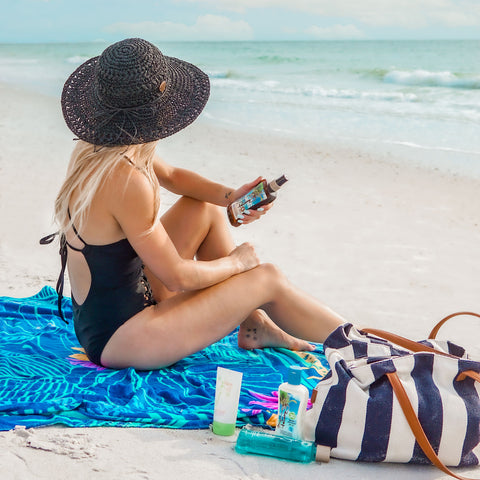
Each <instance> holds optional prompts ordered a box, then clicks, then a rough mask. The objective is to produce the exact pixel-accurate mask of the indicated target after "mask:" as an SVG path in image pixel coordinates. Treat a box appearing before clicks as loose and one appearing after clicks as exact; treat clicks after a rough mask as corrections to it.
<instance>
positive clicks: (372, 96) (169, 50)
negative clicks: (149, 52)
mask: <svg viewBox="0 0 480 480" xmlns="http://www.w3.org/2000/svg"><path fill="white" fill-rule="evenodd" d="M106 46H107V45H106V44H102V43H68V44H67V43H66V44H1V45H0V82H4V83H13V84H17V85H21V86H24V87H26V88H29V89H33V90H35V91H38V92H41V93H44V94H48V95H52V96H55V97H57V98H59V97H60V94H61V89H62V85H63V82H64V81H65V79H66V78H67V77H68V75H69V74H70V73H71V72H72V71H73V70H74V69H75V68H76V66H78V65H80V63H82V62H83V61H85V60H87V59H88V58H90V57H92V56H95V55H99V54H100V53H101V52H102V50H103V49H104V48H105V47H106ZM158 46H159V47H160V49H161V50H162V51H163V53H164V54H166V55H169V56H174V57H178V58H182V59H184V60H187V61H189V62H191V63H194V64H196V65H198V66H199V67H200V68H202V69H203V70H204V71H205V72H207V73H208V75H209V76H210V80H211V86H212V88H211V98H210V101H209V103H208V105H207V107H206V109H205V111H204V113H203V115H204V116H205V117H206V118H208V119H209V120H210V121H212V122H216V123H218V124H221V125H225V126H229V127H231V128H242V129H252V130H254V131H260V132H262V131H264V132H269V131H275V132H278V133H280V134H283V135H286V136H291V137H295V138H300V139H304V140H314V141H320V142H331V143H333V144H335V143H337V144H338V143H341V144H342V145H349V146H353V147H354V148H362V149H367V150H368V149H371V150H373V151H378V150H380V151H382V152H383V153H386V154H387V155H388V153H389V152H392V155H393V154H395V153H400V154H401V156H402V157H403V158H406V159H411V160H412V161H413V162H417V163H419V164H424V165H428V166H430V167H434V168H439V169H447V170H452V171H455V172H460V173H467V174H474V175H480V40H459V41H452V40H448V41H447V40H446V41H321V42H215V43H213V42H212V43H210V42H202V43H191V42H184V43H164V44H161V45H158ZM0 108H1V107H0Z"/></svg>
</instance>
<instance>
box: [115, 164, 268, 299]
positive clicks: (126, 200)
mask: <svg viewBox="0 0 480 480" xmlns="http://www.w3.org/2000/svg"><path fill="white" fill-rule="evenodd" d="M129 173H130V175H129V180H128V182H127V185H126V187H125V188H121V187H120V188H118V187H117V188H113V187H112V188H111V191H112V194H110V195H109V208H110V209H111V211H112V214H113V216H114V217H115V219H116V220H117V222H118V223H119V225H120V227H121V229H122V231H123V232H124V234H125V235H126V237H127V238H128V240H129V242H130V244H131V245H132V247H133V248H134V249H135V251H136V252H137V253H138V255H139V256H140V258H141V259H142V261H143V262H144V263H145V265H146V266H147V267H148V268H149V269H150V270H151V271H152V273H153V274H154V275H155V276H156V277H158V278H159V279H160V280H161V281H162V282H163V283H164V284H165V286H166V287H167V288H168V289H169V290H171V291H182V290H198V289H202V288H206V287H209V286H211V285H215V284H217V283H219V282H222V281H223V280H226V279H227V278H230V277H231V276H233V275H235V274H238V273H241V272H244V271H246V270H250V269H251V268H254V267H255V266H257V265H258V264H259V261H258V258H257V256H256V254H255V252H254V250H253V247H251V246H250V245H249V244H243V245H240V246H239V247H237V248H236V249H235V250H233V251H232V252H231V253H230V255H228V256H227V257H223V258H219V259H217V260H212V261H196V260H190V259H184V258H182V257H180V255H179V254H178V252H177V250H176V248H175V246H174V244H173V242H172V241H171V240H170V237H169V236H168V234H167V232H166V231H165V229H164V227H163V225H162V223H161V222H160V221H157V222H156V223H155V224H154V228H153V230H152V231H150V232H149V230H150V229H151V227H152V222H153V190H152V186H151V185H150V183H149V182H148V180H147V179H146V177H145V176H144V175H143V174H142V173H141V172H139V171H137V170H133V171H132V172H129Z"/></svg>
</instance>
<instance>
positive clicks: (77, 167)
mask: <svg viewBox="0 0 480 480" xmlns="http://www.w3.org/2000/svg"><path fill="white" fill-rule="evenodd" d="M156 146H157V142H150V143H144V144H140V145H128V146H119V147H96V146H95V145H92V144H90V143H87V142H84V141H83V140H78V141H77V145H76V146H75V148H74V150H73V152H72V157H71V161H70V165H69V167H68V170H67V176H66V179H65V181H64V183H63V185H62V187H61V188H60V192H59V193H58V195H57V198H56V200H55V220H56V222H57V224H58V226H59V230H60V232H61V233H65V232H66V231H67V230H68V229H69V228H71V227H72V225H75V227H76V229H77V230H78V231H81V230H82V229H83V226H84V225H85V220H86V218H87V215H88V212H89V209H90V206H91V204H92V201H93V198H94V197H95V194H96V193H97V191H98V190H99V188H100V187H101V186H102V185H103V184H104V182H105V180H106V179H107V177H108V175H109V174H110V172H111V171H112V170H113V169H114V168H115V167H116V166H117V165H118V164H119V163H120V162H121V161H130V163H132V164H133V165H134V168H136V169H138V170H139V171H141V172H142V173H143V174H144V175H145V176H146V177H147V179H148V180H149V182H150V184H151V185H152V188H153V191H154V216H153V218H152V227H151V228H152V229H153V227H154V224H155V221H156V219H157V217H158V212H159V209H160V196H159V184H158V180H157V178H156V176H155V172H154V170H153V159H154V154H155V148H156ZM128 179H129V177H127V178H126V180H125V185H123V186H122V185H119V188H122V187H126V185H127V182H128ZM74 192H75V193H76V196H75V201H74V202H73V203H70V202H71V200H72V196H73V193H74ZM69 212H70V215H69ZM146 233H148V232H146Z"/></svg>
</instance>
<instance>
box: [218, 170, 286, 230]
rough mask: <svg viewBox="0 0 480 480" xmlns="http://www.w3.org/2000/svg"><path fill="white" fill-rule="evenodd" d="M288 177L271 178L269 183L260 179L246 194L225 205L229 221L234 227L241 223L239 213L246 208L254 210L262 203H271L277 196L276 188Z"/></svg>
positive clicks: (241, 213)
mask: <svg viewBox="0 0 480 480" xmlns="http://www.w3.org/2000/svg"><path fill="white" fill-rule="evenodd" d="M287 181H288V179H287V177H285V175H282V176H281V177H279V178H277V179H276V180H272V181H271V182H270V183H267V181H266V180H262V181H261V182H260V183H259V184H258V185H256V186H255V187H254V188H253V189H252V190H250V191H249V192H248V193H247V194H246V195H244V196H243V197H241V198H239V199H238V200H235V201H234V202H232V203H231V204H230V205H229V206H228V207H227V215H228V219H229V220H230V223H231V224H232V225H233V226H234V227H238V226H239V225H241V224H242V223H241V221H239V220H241V218H242V217H241V215H243V213H244V212H245V211H246V210H256V209H258V208H260V207H261V206H263V205H267V204H268V203H271V202H273V201H274V200H275V198H277V194H276V192H277V190H278V189H279V188H280V187H281V186H282V185H283V184H284V183H285V182H287Z"/></svg>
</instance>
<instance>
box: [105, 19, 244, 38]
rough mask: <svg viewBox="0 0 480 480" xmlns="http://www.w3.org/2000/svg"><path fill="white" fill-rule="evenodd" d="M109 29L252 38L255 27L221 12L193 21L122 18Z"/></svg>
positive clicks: (130, 33) (132, 33)
mask: <svg viewBox="0 0 480 480" xmlns="http://www.w3.org/2000/svg"><path fill="white" fill-rule="evenodd" d="M105 31H106V32H108V33H121V34H123V35H128V36H145V37H148V38H150V39H152V40H163V41H167V40H196V41H202V40H204V41H208V40H212V41H214V40H251V39H252V38H253V29H252V27H250V25H249V24H248V23H247V22H245V21H243V20H240V21H233V20H231V19H230V18H228V17H225V16H220V15H202V16H199V17H198V18H197V21H196V22H195V24H193V25H185V24H183V23H174V22H154V21H145V22H137V23H128V22H119V23H114V24H112V25H109V26H107V27H105Z"/></svg>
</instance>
